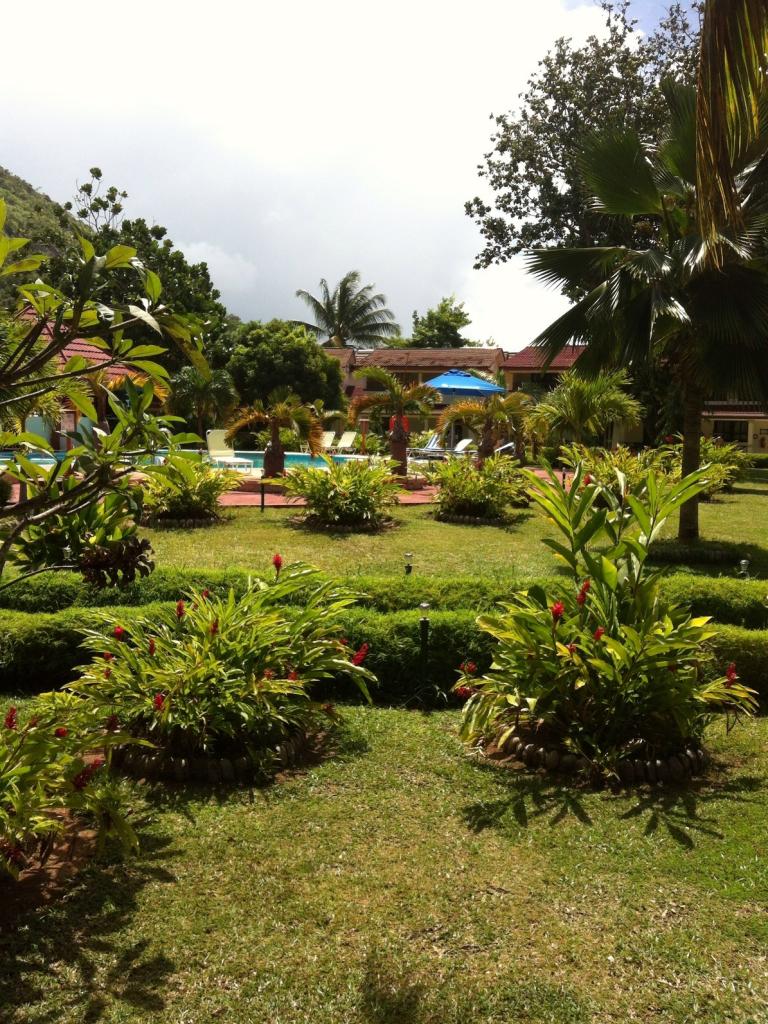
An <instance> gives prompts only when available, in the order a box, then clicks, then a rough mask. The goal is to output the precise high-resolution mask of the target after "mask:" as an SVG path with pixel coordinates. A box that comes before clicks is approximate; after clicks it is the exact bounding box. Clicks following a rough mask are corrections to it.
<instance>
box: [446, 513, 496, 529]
mask: <svg viewBox="0 0 768 1024" xmlns="http://www.w3.org/2000/svg"><path fill="white" fill-rule="evenodd" d="M436 518H437V519H438V520H439V521H440V522H441V523H457V524H459V525H466V526H506V525H507V520H506V519H503V518H500V517H498V516H460V515H455V514H454V513H452V512H438V513H437V516H436Z"/></svg>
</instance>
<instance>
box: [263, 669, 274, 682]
mask: <svg viewBox="0 0 768 1024" xmlns="http://www.w3.org/2000/svg"><path fill="white" fill-rule="evenodd" d="M262 676H263V678H264V679H274V678H275V670H274V669H273V668H265V669H264V671H263V672H262Z"/></svg>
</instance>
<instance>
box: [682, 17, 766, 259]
mask: <svg viewBox="0 0 768 1024" xmlns="http://www.w3.org/2000/svg"><path fill="white" fill-rule="evenodd" d="M767 74H768V5H766V3H765V0H707V3H706V5H705V8H704V20H703V23H702V30H701V46H700V51H699V68H698V89H697V105H696V186H697V200H698V216H699V228H700V231H701V234H702V237H703V238H705V239H706V240H707V241H708V242H709V245H710V251H709V255H710V258H711V260H712V262H714V263H715V265H720V262H721V258H722V251H721V247H720V246H719V245H718V244H717V242H718V236H719V235H721V234H722V233H724V232H725V231H727V229H728V225H729V224H730V225H733V224H739V223H740V221H741V216H742V211H741V203H740V199H741V197H740V189H739V186H738V183H737V181H736V174H737V173H738V171H737V169H736V168H735V167H734V165H733V159H732V154H733V153H734V152H740V151H744V150H745V149H748V148H749V146H750V145H752V144H754V143H755V142H757V141H758V139H759V138H760V137H761V135H762V132H763V127H764V126H763V123H762V122H763V121H764V116H765V106H764V104H762V103H761V100H762V98H763V95H762V94H763V92H764V85H765V82H764V79H765V76H766V75H767Z"/></svg>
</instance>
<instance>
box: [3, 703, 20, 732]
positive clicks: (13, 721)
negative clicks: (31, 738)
mask: <svg viewBox="0 0 768 1024" xmlns="http://www.w3.org/2000/svg"><path fill="white" fill-rule="evenodd" d="M18 721H19V713H18V711H17V710H16V708H8V713H7V714H6V716H5V728H6V729H15V728H16V726H17V725H18Z"/></svg>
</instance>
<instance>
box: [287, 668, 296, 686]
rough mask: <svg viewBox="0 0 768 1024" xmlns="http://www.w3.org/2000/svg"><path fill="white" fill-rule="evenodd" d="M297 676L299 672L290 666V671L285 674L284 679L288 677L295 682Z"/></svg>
mask: <svg viewBox="0 0 768 1024" xmlns="http://www.w3.org/2000/svg"><path fill="white" fill-rule="evenodd" d="M298 678H299V673H298V672H297V671H296V669H294V668H292V669H291V671H290V672H289V673H288V675H287V676H286V679H289V680H290V681H291V682H292V683H295V682H296V680H297V679H298Z"/></svg>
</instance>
